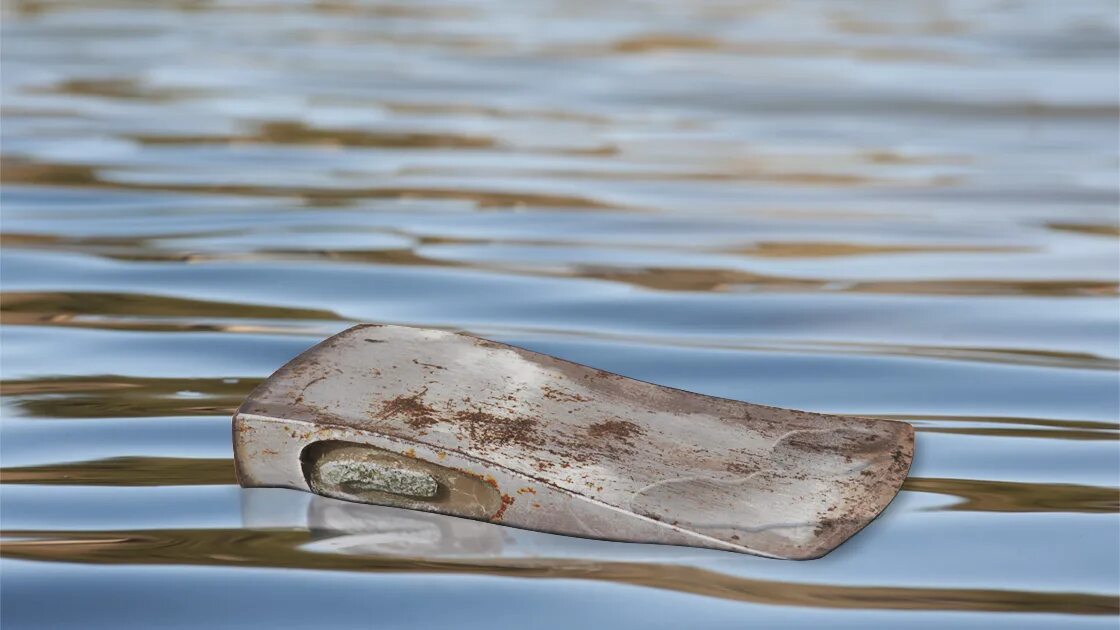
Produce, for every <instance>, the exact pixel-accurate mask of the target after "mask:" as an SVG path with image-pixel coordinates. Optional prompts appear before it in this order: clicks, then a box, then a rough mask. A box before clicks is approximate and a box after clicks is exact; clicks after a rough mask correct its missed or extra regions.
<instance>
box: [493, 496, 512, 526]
mask: <svg viewBox="0 0 1120 630" xmlns="http://www.w3.org/2000/svg"><path fill="white" fill-rule="evenodd" d="M511 505H513V497H511V496H509V495H508V494H503V495H502V507H500V508H498V511H497V512H494V515H493V516H491V517H490V520H492V521H500V520H502V516H504V515H505V513H506V508H508V507H509V506H511Z"/></svg>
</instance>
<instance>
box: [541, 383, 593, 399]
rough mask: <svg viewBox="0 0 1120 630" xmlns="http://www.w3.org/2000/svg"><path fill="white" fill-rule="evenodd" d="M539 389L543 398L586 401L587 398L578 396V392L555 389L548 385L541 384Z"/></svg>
mask: <svg viewBox="0 0 1120 630" xmlns="http://www.w3.org/2000/svg"><path fill="white" fill-rule="evenodd" d="M541 391H542V392H544V397H545V398H547V399H549V400H555V401H559V402H587V401H588V400H589V399H588V398H586V397H584V396H580V395H579V394H573V393H571V392H566V391H563V390H560V389H556V388H555V387H550V386H548V385H544V386H542V387H541Z"/></svg>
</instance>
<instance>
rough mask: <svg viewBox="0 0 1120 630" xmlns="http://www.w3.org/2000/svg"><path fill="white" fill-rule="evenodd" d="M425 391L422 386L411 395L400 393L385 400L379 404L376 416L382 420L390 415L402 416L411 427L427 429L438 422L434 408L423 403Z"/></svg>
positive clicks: (426, 391)
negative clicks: (379, 408)
mask: <svg viewBox="0 0 1120 630" xmlns="http://www.w3.org/2000/svg"><path fill="white" fill-rule="evenodd" d="M427 393H428V389H427V388H424V389H422V390H420V391H418V392H416V393H415V394H412V395H411V396H406V395H403V394H402V395H400V396H397V397H396V398H393V399H391V400H387V401H385V402H384V403H383V404H382V405H381V411H380V412H379V413H378V414H377V417H378V418H379V419H382V420H384V419H385V418H390V417H392V416H404V421H405V424H407V425H408V426H410V427H412V428H413V429H417V430H423V429H427V428H429V427H431V426H432V425H434V424H437V423H438V422H439V417H438V416H437V415H436V412H435V410H434V409H432V408H431V407H430V406H429V405H427V404H425V403H424V400H423V398H424V394H427Z"/></svg>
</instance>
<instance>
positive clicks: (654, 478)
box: [233, 324, 914, 560]
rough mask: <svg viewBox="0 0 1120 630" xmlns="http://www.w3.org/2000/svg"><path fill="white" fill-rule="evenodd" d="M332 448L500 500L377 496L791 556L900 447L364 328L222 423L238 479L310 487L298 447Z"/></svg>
mask: <svg viewBox="0 0 1120 630" xmlns="http://www.w3.org/2000/svg"><path fill="white" fill-rule="evenodd" d="M332 441H333V442H337V441H345V442H350V443H355V444H357V443H360V444H368V445H371V446H373V447H375V448H377V449H383V450H385V451H388V452H392V453H397V454H400V457H402V458H404V462H405V464H404V465H406V466H412V465H413V462H414V461H416V460H419V461H422V462H430V463H434V464H437V465H439V466H442V467H446V469H447V470H449V471H466V472H468V473H469V477H471V478H473V480H474V481H476V482H477V480H479V479H485V480H488V481H489V482H490V483H491V485H492V486H493V488H492V489H491V492H490V493H488V494H490V495H492V496H493V498H494V499H500V501H495V502H491V503H490V504H489V505H490V507H489V509H486V510H482V511H481V513H480V511H479V509H478V508H479V501H478V492H476V491H473V490H471V491H470V492H469V494H470V496H471V497H472V498H473V500H470V501H467V502H466V503H465V504H464V505H462V508H459V507H458V506H456V505H454V504H451V503H448V502H446V501H444V502H439V503H437V502H430V503H423V502H420V503H417V502H415V501H413V502H408V503H401V502H400V500H399V497H397V496H389V497H388V498H389V499H390V502H389V503H382V504H383V505H395V506H400V507H404V506H411V507H415V508H417V509H429V510H433V511H437V512H441V513H443V514H448V515H452V516H468V517H471V518H485V519H488V520H490V521H493V522H495V523H500V524H506V525H511V526H516V527H522V528H527V529H532V530H535V531H543V532H550V533H556V534H569V535H575V536H583V537H590V538H596V539H605V540H615V541H620V542H645V543H667V544H681V545H691V546H696V547H707V548H713V549H731V550H735V551H745V552H750V553H754V554H757V555H762V556H767V557H773V558H784V559H797V560H806V559H813V558H817V557H820V556H822V555H824V554H825V553H827V552H829V551H831V550H832V549H833V548H835V547H836V546H837V545H839V544H840V543H842V542H843V541H845V540H847V539H848V538H849V537H850V536H852V534H854V533H856V532H858V531H859V530H860V529H862V528H863V527H865V526H866V525H867V524H868V523H869V522H870V521H871V520H872V519H873V518H875V517H876V516H877V515H879V513H880V512H882V511H883V509H884V508H885V507H886V506H887V504H888V503H890V501H891V500H892V499H893V498H894V497H895V494H896V493H897V492H898V491H899V488H900V487H901V485H902V482H903V480H904V479H905V478H906V473H907V471H908V470H909V469H910V464H911V462H912V460H913V456H914V431H913V429H912V427H911V426H910V425H909V424H907V423H904V422H891V421H888V420H880V419H870V418H841V417H837V416H827V415H820V414H811V413H807V412H804V411H795V410H788V409H777V408H774V407H765V406H761V405H753V404H749V403H744V402H739V401H735V400H729V399H726V398H712V397H708V396H702V395H700V394H695V393H692V392H685V391H681V390H676V389H669V388H664V387H658V386H657V385H654V384H651V383H646V382H643V381H638V380H634V379H628V378H626V377H623V376H620V375H618V374H613V373H609V372H605V371H603V370H599V369H596V368H591V367H588V366H583V365H579V364H575V363H571V362H568V361H563V360H560V359H556V358H555V357H551V356H547V355H542V354H539V353H536V352H531V351H528V350H525V349H522V348H517V347H514V346H508V345H505V344H500V343H496V342H494V341H490V340H486V339H481V338H478V337H473V336H469V335H462V334H455V333H450V332H446V331H442V330H431V329H422V328H413V327H408V326H386V325H378V324H372V325H371V324H362V325H358V326H355V327H353V328H350V329H348V330H346V331H343V332H341V333H339V334H337V335H335V336H333V337H331V338H329V339H327V340H324V341H323V342H322V343H320V344H318V345H316V346H315V347H314V348H311V349H309V350H307V351H305V352H304V353H302V354H300V355H299V356H298V357H296V358H295V359H293V360H292V361H291V362H289V363H288V364H286V365H285V366H284V367H283V368H281V369H280V370H278V371H277V372H276V373H275V374H273V375H272V376H271V377H269V379H268V380H267V381H265V382H264V383H263V384H261V385H260V386H259V387H257V388H256V389H255V390H253V392H252V393H251V394H250V395H249V398H247V399H246V401H245V403H244V404H242V405H241V407H240V408H239V409H238V410H237V414H236V415H235V416H234V419H233V452H234V458H235V464H236V470H237V478H238V481H239V482H240V483H241V485H242V486H246V487H281V488H292V489H296V490H305V491H308V490H312V489H316V485H315V482H314V481H312V480H311V479H310V478H309V476H308V474H307V472H306V470H308V466H315V465H316V464H315V463H314V462H315V461H316V456H315V455H314V454H309V453H314V452H315V451H314V449H317V448H321V447H322V446H323V445H325V444H330V443H331V442H332ZM308 448H310V449H313V450H312V451H307V450H306V449H308ZM340 459H341V460H345V458H340ZM346 461H349V460H346ZM398 461H399V460H398ZM320 487H329V486H320ZM320 494H323V493H322V492H320ZM326 494H327V495H328V496H335V497H336V498H353V497H352V496H347V495H346V492H345V490H344V489H340V492H339V494H342V495H343V496H339V494H336V493H334V492H327V493H326ZM382 496H383V495H382ZM430 496H434V493H433V495H430ZM366 502H369V501H366Z"/></svg>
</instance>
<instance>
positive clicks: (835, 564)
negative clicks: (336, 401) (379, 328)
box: [0, 0, 1120, 628]
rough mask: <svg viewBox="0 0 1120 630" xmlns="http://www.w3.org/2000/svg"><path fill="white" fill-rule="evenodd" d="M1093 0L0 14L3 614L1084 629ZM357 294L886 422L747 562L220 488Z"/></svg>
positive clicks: (1117, 348) (1110, 550)
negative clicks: (895, 426)
mask: <svg viewBox="0 0 1120 630" xmlns="http://www.w3.org/2000/svg"><path fill="white" fill-rule="evenodd" d="M1117 17H1118V16H1117V10H1116V7H1115V3H1113V2H1107V1H1105V2H1078V3H1058V2H1050V1H1049V0H1035V1H1021V2H995V1H992V2H986V1H981V0H971V1H967V2H955V3H940V2H913V3H896V2H866V3H834V2H826V1H823V0H822V1H819V2H812V1H785V2H780V3H769V2H741V1H737V2H694V3H687V4H685V5H679V6H678V5H666V4H665V3H642V2H593V3H590V2H507V1H495V2H486V3H473V2H472V3H459V2H443V1H436V2H423V3H416V2H408V3H389V2H345V1H331V2H300V1H295V0H261V1H248V0H243V1H236V0H230V1H213V2H210V1H203V2H193V1H181V2H174V1H161V2H152V1H143V2H141V1H128V0H90V1H87V0H83V1H80V2H79V1H77V0H51V1H30V0H29V1H18V0H6V1H5V2H4V14H3V32H2V47H3V68H2V70H3V73H2V87H3V96H2V111H0V114H2V122H3V128H2V132H3V146H2V152H3V163H2V165H0V169H2V170H0V175H2V178H3V184H4V185H3V190H2V193H0V194H2V197H0V204H2V214H3V216H2V226H0V227H2V230H0V231H2V235H3V241H2V254H0V255H2V264H3V267H2V284H3V286H2V291H3V296H2V297H3V301H2V308H3V324H4V326H3V330H2V343H3V353H2V359H3V363H2V373H3V374H2V377H3V383H2V385H3V390H2V393H3V407H2V413H3V419H2V423H0V431H2V440H0V456H2V465H3V475H2V481H3V485H2V486H0V499H2V513H3V515H2V529H3V534H4V537H5V542H4V544H3V547H2V549H0V555H2V556H3V561H2V567H3V602H2V604H3V613H2V615H3V622H4V625H5V626H6V627H7V626H10V627H12V628H17V627H80V628H90V627H104V628H120V627H129V626H134V627H183V628H195V627H222V626H245V625H252V624H260V625H262V626H268V627H273V628H285V627H305V626H307V625H310V624H314V625H315V626H318V627H339V628H341V627H368V626H370V625H375V626H377V627H386V628H428V627H442V626H452V625H453V626H455V627H460V628H490V627H503V626H517V627H540V628H570V627H580V626H586V627H619V628H679V627H705V628H708V627H710V628H743V627H748V626H753V627H772V626H806V627H817V626H821V625H824V624H827V625H830V626H840V627H866V626H868V625H881V626H891V627H899V626H906V627H929V628H940V627H946V626H949V625H953V626H972V627H983V628H990V627H1007V628H1025V627H1043V628H1049V627H1078V626H1101V627H1114V626H1115V623H1116V615H1117V612H1118V603H1117V602H1118V594H1120V564H1118V561H1117V559H1118V557H1120V517H1118V503H1120V502H1118V490H1117V486H1118V485H1120V451H1118V439H1120V425H1118V415H1120V409H1118V407H1120V386H1118V380H1117V368H1118V366H1120V329H1118V316H1120V315H1118V314H1120V302H1118V297H1117V296H1118V279H1120V278H1118V275H1120V272H1118V269H1120V227H1118V223H1120V221H1118V217H1117V208H1118V198H1117V195H1118V182H1117V175H1116V173H1117V165H1118V154H1120V150H1118V136H1120V125H1118V123H1117V114H1118V111H1120V102H1118V101H1120V99H1118V91H1120V85H1118V76H1120V74H1118V61H1117V59H1118V51H1120V44H1118V41H1120V37H1118V34H1117ZM363 321H373V322H386V323H395V324H405V325H417V326H431V327H439V328H445V329H449V330H460V331H467V332H471V333H474V334H478V335H483V336H488V337H491V338H493V339H497V340H501V341H504V342H508V343H514V344H518V345H522V346H525V347H528V348H531V349H534V350H538V351H541V352H547V353H550V354H554V355H557V356H561V357H564V358H566V359H570V360H573V361H578V362H581V363H586V364H590V365H593V366H596V367H599V368H603V369H607V370H611V371H615V372H619V373H622V374H626V375H628V376H632V377H635V378H640V379H644V380H649V381H653V382H656V383H661V384H665V385H670V386H673V387H679V388H684V389H690V390H694V391H698V392H703V393H706V394H712V395H718V396H726V397H731V398H736V399H741V400H748V401H751V402H757V403H764V404H772V405H780V406H788V407H795V408H801V409H811V410H815V411H822V412H831V413H840V414H858V415H869V416H876V417H884V418H891V419H895V420H901V421H906V422H910V423H912V424H914V425H915V426H916V427H917V429H918V444H917V456H916V460H915V463H914V467H913V469H912V472H911V479H910V480H908V482H907V484H906V486H905V489H904V491H903V492H902V493H901V494H900V496H899V498H898V499H897V500H896V501H895V502H894V503H893V504H892V505H891V506H890V508H888V510H887V511H886V512H885V513H884V514H883V516H882V517H881V518H880V519H879V520H877V521H876V522H875V523H873V524H872V525H871V526H870V527H868V528H867V529H866V530H865V531H863V532H862V533H860V534H859V535H857V536H856V537H855V538H854V539H852V540H851V541H849V542H848V543H846V544H845V545H843V546H842V547H841V548H839V549H838V550H836V551H835V552H833V553H832V554H830V555H829V556H827V557H825V558H823V559H821V560H817V561H811V562H801V563H796V562H783V561H774V560H766V559H762V558H755V557H750V556H743V555H736V554H729V553H723V552H715V551H702V550H692V549H680V548H670V547H658V546H650V545H626V544H618V543H606V542H600V541H584V540H577V539H569V538H563V537H559V536H550V535H546V534H537V533H531V532H523V531H518V530H512V529H509V528H501V527H497V526H492V525H488V524H480V523H473V522H464V521H459V520H457V519H450V518H444V517H438V516H432V515H421V514H415V513H410V512H402V511H399V510H392V509H388V508H377V507H370V506H357V505H352V504H346V503H342V502H338V501H333V500H329V499H322V498H315V497H311V496H310V495H307V494H303V493H298V492H292V491H286V490H259V489H258V490H241V489H240V488H238V487H237V486H236V483H235V481H234V478H233V474H232V459H231V457H232V454H231V448H230V439H229V414H230V413H231V412H232V410H233V409H234V408H235V407H236V406H237V405H238V404H239V403H240V401H241V400H242V399H243V398H244V396H245V395H246V394H247V393H248V392H249V391H250V390H251V389H252V388H253V387H254V386H255V385H256V384H258V383H259V382H261V380H262V379H264V378H266V377H267V376H268V375H269V374H270V373H271V372H272V371H273V370H274V369H276V368H277V367H278V366H280V365H281V364H282V363H284V362H285V361H286V360H288V359H289V358H291V357H292V356H294V355H295V354H297V353H298V352H300V351H301V350H303V349H304V348H306V347H308V346H310V345H312V344H314V343H315V342H317V341H318V340H319V339H321V338H322V337H324V336H326V335H328V334H331V333H333V332H337V331H339V330H342V329H344V328H346V327H348V326H350V325H352V324H354V323H356V322H363Z"/></svg>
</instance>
